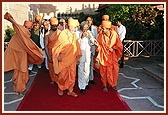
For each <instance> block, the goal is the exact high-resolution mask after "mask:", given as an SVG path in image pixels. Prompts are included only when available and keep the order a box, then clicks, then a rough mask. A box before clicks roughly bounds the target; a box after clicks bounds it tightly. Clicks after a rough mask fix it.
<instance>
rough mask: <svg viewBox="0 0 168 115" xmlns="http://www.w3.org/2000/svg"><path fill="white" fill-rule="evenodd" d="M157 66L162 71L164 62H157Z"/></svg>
mask: <svg viewBox="0 0 168 115" xmlns="http://www.w3.org/2000/svg"><path fill="white" fill-rule="evenodd" d="M158 67H159V68H160V70H162V71H164V64H163V63H160V64H158Z"/></svg>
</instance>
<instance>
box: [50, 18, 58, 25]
mask: <svg viewBox="0 0 168 115" xmlns="http://www.w3.org/2000/svg"><path fill="white" fill-rule="evenodd" d="M50 24H51V25H58V19H57V18H50Z"/></svg>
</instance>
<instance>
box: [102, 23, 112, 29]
mask: <svg viewBox="0 0 168 115" xmlns="http://www.w3.org/2000/svg"><path fill="white" fill-rule="evenodd" d="M101 25H102V27H105V28H111V22H110V21H102V24H101Z"/></svg>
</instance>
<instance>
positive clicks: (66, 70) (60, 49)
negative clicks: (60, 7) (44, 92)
mask: <svg viewBox="0 0 168 115" xmlns="http://www.w3.org/2000/svg"><path fill="white" fill-rule="evenodd" d="M76 26H77V23H76V21H75V20H74V19H72V18H69V19H68V29H65V30H63V31H61V33H60V35H59V37H58V41H57V42H56V44H55V45H54V48H53V50H52V54H53V55H52V60H53V66H54V71H55V74H57V75H58V79H57V84H58V95H63V91H64V90H66V89H67V90H68V92H67V95H71V96H73V97H77V96H78V95H77V94H76V93H75V92H74V91H73V90H74V89H73V88H74V85H75V81H76V64H77V63H78V62H79V59H80V57H81V56H82V53H81V50H80V46H79V43H78V41H77V38H76V33H75V31H76Z"/></svg>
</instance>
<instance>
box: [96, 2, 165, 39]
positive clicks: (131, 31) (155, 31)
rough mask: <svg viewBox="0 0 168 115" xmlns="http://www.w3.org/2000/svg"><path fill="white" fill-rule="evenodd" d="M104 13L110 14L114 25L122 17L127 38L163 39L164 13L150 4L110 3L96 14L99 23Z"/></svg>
mask: <svg viewBox="0 0 168 115" xmlns="http://www.w3.org/2000/svg"><path fill="white" fill-rule="evenodd" d="M104 14H107V15H109V16H110V21H111V22H112V24H113V25H115V22H116V19H117V18H121V19H122V23H123V25H125V26H126V29H127V34H126V39H134V40H144V39H145V40H146V39H163V36H164V28H163V27H164V20H163V14H162V13H161V14H160V12H159V10H158V9H156V8H153V7H152V6H151V5H150V4H110V5H108V7H106V8H105V9H104V10H102V11H101V12H99V14H96V15H94V20H95V21H97V23H98V24H99V25H100V24H101V18H100V17H101V16H102V15H104Z"/></svg>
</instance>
